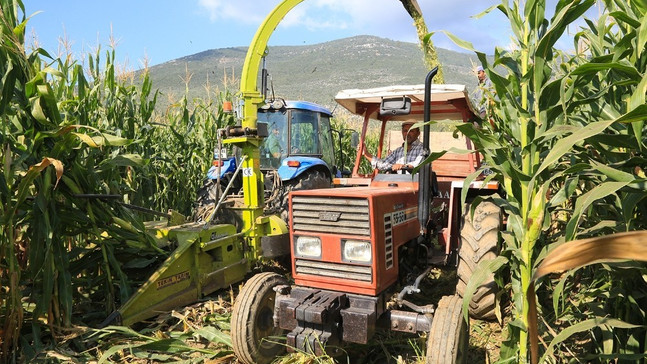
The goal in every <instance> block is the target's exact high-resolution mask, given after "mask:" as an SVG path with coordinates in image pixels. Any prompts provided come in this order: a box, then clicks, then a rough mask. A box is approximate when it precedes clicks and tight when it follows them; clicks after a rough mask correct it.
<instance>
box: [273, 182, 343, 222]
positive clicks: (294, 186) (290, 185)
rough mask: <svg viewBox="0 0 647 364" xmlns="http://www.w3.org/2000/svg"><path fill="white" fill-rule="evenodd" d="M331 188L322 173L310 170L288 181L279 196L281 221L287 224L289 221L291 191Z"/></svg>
mask: <svg viewBox="0 0 647 364" xmlns="http://www.w3.org/2000/svg"><path fill="white" fill-rule="evenodd" d="M331 186H332V184H331V181H330V178H328V177H327V176H326V174H325V173H324V172H322V171H318V170H310V171H306V172H304V173H303V174H301V175H300V176H299V177H297V178H295V179H294V180H292V181H288V182H286V183H285V184H284V185H283V191H282V195H281V209H280V211H279V212H280V216H281V219H283V221H285V222H286V223H288V222H289V221H288V219H289V213H288V208H289V206H288V205H289V202H290V199H289V195H290V192H291V191H299V190H315V189H319V188H330V187H331Z"/></svg>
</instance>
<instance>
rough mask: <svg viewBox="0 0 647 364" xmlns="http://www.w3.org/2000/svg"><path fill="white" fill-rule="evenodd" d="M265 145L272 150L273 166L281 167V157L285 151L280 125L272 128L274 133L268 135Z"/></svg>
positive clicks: (271, 159)
mask: <svg viewBox="0 0 647 364" xmlns="http://www.w3.org/2000/svg"><path fill="white" fill-rule="evenodd" d="M265 145H266V147H267V150H268V151H269V152H270V161H271V164H272V167H274V168H279V165H280V164H281V157H282V156H283V154H284V151H283V146H282V143H281V136H280V131H279V128H278V126H276V125H274V127H273V128H272V134H270V135H269V136H268V137H267V140H266V141H265Z"/></svg>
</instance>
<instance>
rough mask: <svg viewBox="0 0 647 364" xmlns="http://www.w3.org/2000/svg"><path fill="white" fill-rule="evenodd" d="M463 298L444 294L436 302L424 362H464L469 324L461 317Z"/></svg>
mask: <svg viewBox="0 0 647 364" xmlns="http://www.w3.org/2000/svg"><path fill="white" fill-rule="evenodd" d="M462 303H463V300H462V299H461V298H460V297H458V296H455V295H454V296H444V297H443V298H441V299H440V302H438V307H437V308H436V312H434V317H433V319H432V322H431V330H430V331H429V335H428V336H427V356H426V359H425V363H426V364H444V363H464V362H465V361H466V356H467V349H468V347H469V339H470V335H469V334H470V333H469V324H468V323H467V322H466V321H465V319H464V318H463V305H462Z"/></svg>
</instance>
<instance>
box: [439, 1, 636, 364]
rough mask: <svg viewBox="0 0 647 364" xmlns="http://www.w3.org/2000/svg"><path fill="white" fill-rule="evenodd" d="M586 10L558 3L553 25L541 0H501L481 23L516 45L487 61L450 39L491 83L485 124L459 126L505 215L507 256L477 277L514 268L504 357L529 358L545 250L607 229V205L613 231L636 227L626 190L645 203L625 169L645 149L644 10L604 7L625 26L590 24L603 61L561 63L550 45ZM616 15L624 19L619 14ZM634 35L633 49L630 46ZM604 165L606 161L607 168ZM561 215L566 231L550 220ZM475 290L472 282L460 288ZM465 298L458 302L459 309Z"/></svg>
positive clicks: (584, 5)
mask: <svg viewBox="0 0 647 364" xmlns="http://www.w3.org/2000/svg"><path fill="white" fill-rule="evenodd" d="M594 3H595V2H594V1H593V0H579V1H560V2H558V3H557V4H556V8H555V11H554V15H553V17H552V18H551V19H550V20H548V19H546V18H545V8H546V2H545V1H541V0H528V1H519V0H515V1H512V2H509V1H502V2H501V4H499V5H497V6H494V7H492V8H490V9H488V10H486V11H485V12H484V13H483V14H481V15H485V14H487V13H489V12H491V11H493V10H499V11H500V12H502V13H503V15H504V16H506V17H507V19H508V20H509V23H510V26H511V29H512V32H513V34H514V37H513V40H514V47H513V49H512V50H509V51H507V50H503V49H500V48H496V49H495V51H494V62H493V63H492V64H490V63H489V62H488V59H487V58H486V56H485V53H483V52H480V51H476V50H475V49H474V47H473V46H472V44H471V43H469V42H465V41H462V40H460V39H458V38H456V37H455V36H454V35H452V34H449V33H446V34H448V36H449V37H450V38H451V39H452V40H454V42H455V43H456V44H458V45H459V46H462V47H464V48H466V49H468V50H472V51H474V52H475V53H476V54H477V56H478V58H479V60H480V61H481V62H482V64H483V66H484V67H485V69H486V73H487V75H488V77H489V78H490V79H491V81H492V83H493V89H492V90H489V95H488V98H489V99H490V101H489V102H488V103H487V104H488V105H489V109H488V111H487V115H486V117H485V118H486V120H485V122H483V123H482V124H481V126H480V127H474V126H473V125H472V124H466V125H461V126H459V127H458V129H459V130H460V131H461V132H462V133H464V134H465V135H466V136H468V137H469V138H470V139H471V140H472V141H474V143H475V145H476V146H477V147H478V149H479V150H480V152H481V153H482V154H483V156H484V160H485V161H486V162H487V167H488V168H489V169H490V170H492V171H494V172H495V175H494V176H493V178H495V179H497V180H499V182H500V183H501V185H502V186H503V190H504V193H505V194H504V195H502V196H501V197H498V196H495V197H493V200H494V201H495V202H496V203H498V204H499V205H501V206H502V207H503V208H504V209H505V211H506V213H507V215H508V224H507V231H506V232H504V233H503V238H504V242H505V247H504V251H503V252H502V255H501V256H500V257H499V258H498V259H497V260H496V261H495V262H493V263H488V264H487V266H486V265H484V266H482V267H481V269H482V270H488V271H500V272H502V271H503V269H502V267H503V266H508V267H509V268H510V274H511V276H510V280H511V287H512V290H513V292H512V301H513V305H514V308H515V311H514V318H513V319H514V320H513V321H512V323H511V324H510V326H509V329H510V332H511V335H512V336H511V338H510V341H509V342H508V344H506V345H505V346H504V348H503V349H502V358H505V357H512V356H516V357H517V358H518V360H519V362H522V363H526V362H528V360H529V352H528V348H529V338H528V327H529V318H530V317H532V313H531V312H530V301H529V300H530V299H531V297H530V296H534V291H532V290H531V282H532V276H533V273H534V271H535V267H536V266H537V265H538V264H539V263H540V262H541V260H542V257H543V256H544V255H545V250H546V249H547V248H548V247H551V248H552V247H554V246H555V244H563V243H564V242H565V241H570V240H572V239H574V238H576V237H577V236H578V234H582V235H589V236H595V235H596V234H601V233H605V232H606V233H608V232H609V228H610V227H609V225H599V224H597V223H596V222H597V221H599V219H600V218H599V215H597V214H600V213H604V212H603V209H601V208H600V209H598V208H597V206H602V205H605V206H607V207H608V203H609V202H610V201H612V202H614V203H617V204H618V205H617V206H618V207H617V208H616V209H614V211H615V212H616V213H617V217H618V218H620V219H621V220H620V221H626V222H630V224H627V225H624V226H623V225H621V226H619V227H618V229H620V231H622V229H626V230H629V229H631V228H636V224H635V223H633V224H632V223H631V222H632V221H634V218H635V217H636V216H639V215H641V214H642V209H641V208H640V207H638V204H637V203H633V204H625V206H622V204H623V202H621V201H622V199H621V197H622V196H623V194H632V196H633V197H634V198H633V199H632V201H641V200H642V199H644V198H645V192H644V189H642V190H641V188H642V187H641V186H643V184H644V175H640V174H635V173H632V172H633V171H634V170H635V168H636V167H637V166H640V165H641V163H642V161H643V160H642V159H635V157H636V156H637V151H641V150H643V149H644V147H645V145H644V141H643V139H642V137H641V135H642V133H643V129H644V125H643V122H644V118H645V115H646V114H647V105H645V91H646V90H645V85H647V81H646V80H647V78H646V77H647V75H646V70H645V67H646V65H645V63H646V62H645V61H644V57H645V55H644V51H643V49H644V47H642V46H641V44H643V45H644V42H643V41H642V40H641V39H643V38H644V29H645V25H644V22H645V20H644V19H645V18H644V9H641V8H640V7H639V6H638V5H636V4H633V3H629V2H627V1H620V0H618V1H607V2H606V5H607V7H608V10H607V11H608V13H605V14H611V15H612V16H614V17H615V18H616V19H615V20H617V21H620V22H621V23H622V24H619V26H618V27H617V28H614V27H612V26H609V25H608V24H607V25H606V26H605V27H603V28H602V29H600V28H596V29H595V30H593V31H592V32H591V34H593V33H595V32H597V34H596V37H595V39H594V40H590V39H589V41H590V43H589V44H590V45H591V46H593V45H594V44H596V42H597V43H600V42H610V41H611V42H614V41H617V42H618V43H613V44H606V45H601V46H600V47H601V48H600V49H599V50H598V51H602V50H603V49H604V51H602V52H601V53H607V55H602V54H600V56H599V57H591V55H590V54H588V55H585V54H575V55H573V54H571V55H569V54H563V53H562V52H560V51H558V50H556V49H555V44H556V42H557V40H558V39H559V38H560V37H561V36H562V35H564V34H565V31H566V30H567V28H568V26H569V25H571V24H572V23H573V22H574V21H575V20H576V19H578V18H580V17H581V16H582V15H583V14H584V13H585V12H586V11H587V10H588V9H590V8H591V7H592V6H593V5H594ZM616 9H617V11H614V10H616ZM622 10H624V11H628V10H631V11H629V12H628V13H624V14H627V15H622V14H623V13H622ZM641 11H642V13H641ZM628 14H631V15H628ZM641 14H642V15H641ZM606 16H607V15H605V18H606ZM632 16H633V18H632ZM590 24H594V23H590ZM626 25H629V26H630V27H631V29H632V30H626V29H625V30H623V32H624V35H625V37H624V38H623V37H622V35H618V36H617V35H616V34H614V33H615V32H616V31H617V30H619V29H620V30H622V29H624V28H625V26H626ZM578 34H579V33H578ZM632 36H633V37H634V38H635V41H633V42H632V41H630V40H629V39H630V37H632ZM578 38H579V39H583V37H582V36H578ZM635 47H638V48H635ZM636 49H640V51H636ZM609 53H611V54H609ZM630 55H633V56H634V57H635V58H634V61H635V62H634V63H632V61H631V60H629V61H623V60H622V58H623V57H627V56H630ZM627 99H629V100H630V102H626V100H627ZM622 100H625V101H622ZM501 141H504V143H501ZM609 158H613V160H614V163H613V164H608V162H609V161H610V159H609ZM479 173H480V171H479V172H477V173H476V174H474V175H473V176H471V177H470V178H468V180H467V181H466V183H469V182H470V181H471V180H472V179H473V178H476V177H477V175H478V174H479ZM607 210H608V208H607ZM558 216H561V218H562V219H563V221H565V224H560V223H559V222H558V223H556V224H555V223H554V221H553V218H555V217H558ZM564 225H565V226H564ZM640 225H642V226H644V225H643V224H639V226H640ZM478 275H479V274H476V273H475V276H478ZM478 283H479V282H470V284H469V285H468V290H470V289H474V288H475V287H477V286H478ZM468 299H469V295H466V297H465V302H466V303H465V304H467V302H468ZM532 299H534V297H532Z"/></svg>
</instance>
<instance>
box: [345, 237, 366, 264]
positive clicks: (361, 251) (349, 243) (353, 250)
mask: <svg viewBox="0 0 647 364" xmlns="http://www.w3.org/2000/svg"><path fill="white" fill-rule="evenodd" d="M372 258H373V255H372V252H371V243H370V242H368V241H360V240H342V259H343V260H344V261H346V262H357V263H370V262H371V260H372Z"/></svg>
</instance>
